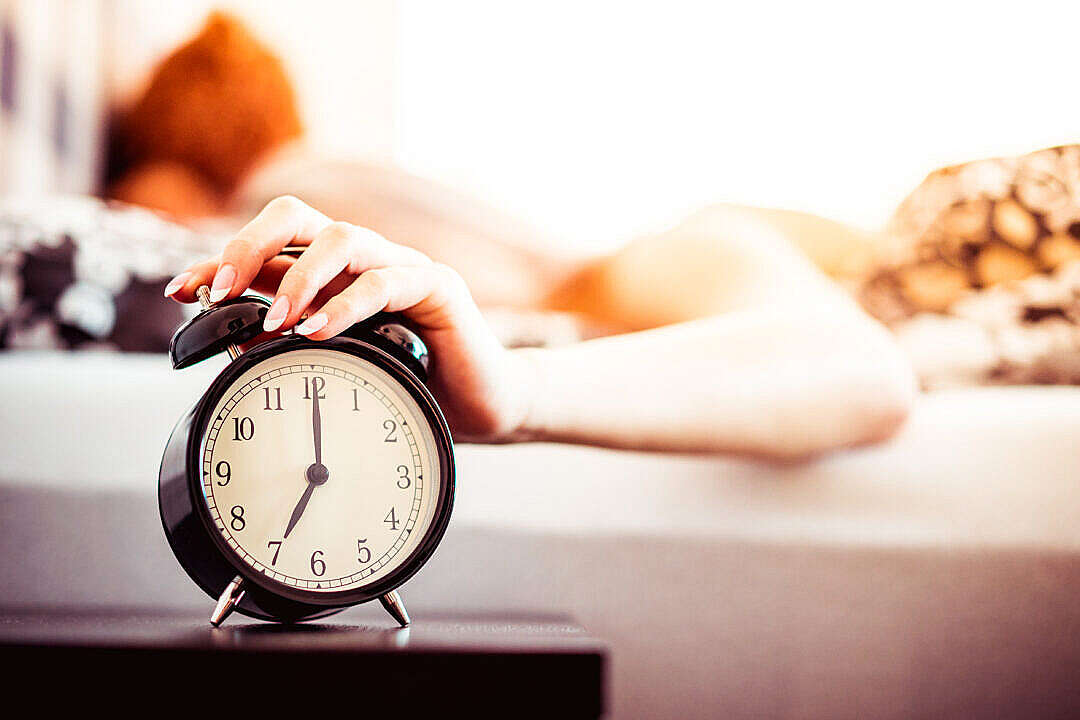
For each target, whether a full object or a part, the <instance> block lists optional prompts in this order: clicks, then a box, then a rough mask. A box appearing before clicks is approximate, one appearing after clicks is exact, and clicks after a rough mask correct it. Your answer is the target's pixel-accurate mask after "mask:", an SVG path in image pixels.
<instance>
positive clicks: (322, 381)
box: [304, 376, 326, 400]
mask: <svg viewBox="0 0 1080 720" xmlns="http://www.w3.org/2000/svg"><path fill="white" fill-rule="evenodd" d="M325 387H326V378H323V377H318V376H315V377H305V378H304V399H305V400H310V399H311V390H312V388H314V389H315V392H316V393H317V394H318V396H319V399H320V400H325V399H326V395H325V394H324V393H323V389H324V388H325Z"/></svg>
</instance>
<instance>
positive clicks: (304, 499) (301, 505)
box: [283, 482, 316, 539]
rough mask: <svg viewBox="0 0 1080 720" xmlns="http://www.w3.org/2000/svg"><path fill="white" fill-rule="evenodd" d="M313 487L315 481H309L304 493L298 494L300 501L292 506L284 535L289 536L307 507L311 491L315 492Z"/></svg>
mask: <svg viewBox="0 0 1080 720" xmlns="http://www.w3.org/2000/svg"><path fill="white" fill-rule="evenodd" d="M315 487H316V485H315V483H313V482H309V483H308V486H307V488H306V489H305V490H304V494H303V495H301V496H300V502H298V503H296V507H295V508H293V511H292V515H291V516H290V517H289V525H288V527H286V528H285V537H289V533H291V532H292V529H293V528H294V527H296V523H298V522H300V516H301V515H303V514H304V510H306V509H307V505H308V501H309V500H311V493H313V492H315ZM283 539H284V538H283Z"/></svg>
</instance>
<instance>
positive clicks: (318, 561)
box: [311, 550, 326, 577]
mask: <svg viewBox="0 0 1080 720" xmlns="http://www.w3.org/2000/svg"><path fill="white" fill-rule="evenodd" d="M322 555H323V551H322V550H316V551H315V552H313V553H311V572H313V573H315V577H322V576H323V575H325V574H326V563H325V562H323V560H322Z"/></svg>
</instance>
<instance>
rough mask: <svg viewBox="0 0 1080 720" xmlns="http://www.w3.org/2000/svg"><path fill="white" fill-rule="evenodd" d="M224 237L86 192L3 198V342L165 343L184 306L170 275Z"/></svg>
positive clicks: (33, 345)
mask: <svg viewBox="0 0 1080 720" xmlns="http://www.w3.org/2000/svg"><path fill="white" fill-rule="evenodd" d="M217 245H218V244H217V243H216V242H215V241H211V240H209V239H206V238H203V237H201V236H199V235H197V234H195V233H194V232H192V231H190V230H188V229H186V228H183V227H181V226H179V225H176V224H173V223H170V222H168V221H166V220H164V219H162V218H160V217H158V216H156V215H154V214H152V213H150V212H148V211H145V210H141V209H138V208H134V207H131V206H125V205H115V204H106V203H104V202H102V201H100V200H96V199H93V198H88V197H81V196H59V197H44V198H7V199H4V200H3V201H0V348H3V349H76V348H79V349H90V348H98V349H113V350H123V351H131V352H164V351H166V350H167V349H168V345H169V339H170V338H171V336H172V333H173V331H174V330H175V329H176V327H177V325H178V324H180V323H181V322H182V321H183V319H184V316H185V312H184V309H183V308H182V307H181V306H180V305H178V304H176V303H175V302H173V301H171V300H167V299H165V298H164V297H162V292H163V291H164V286H165V283H166V282H168V280H169V279H170V278H171V277H172V276H173V275H175V274H176V273H178V272H179V271H180V270H182V269H183V268H184V267H186V266H187V265H189V264H190V263H191V262H194V261H195V260H197V259H199V258H201V257H205V256H207V255H209V254H211V253H212V252H213V248H214V247H216V246H217Z"/></svg>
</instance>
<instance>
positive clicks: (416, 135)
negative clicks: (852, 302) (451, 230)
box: [397, 0, 1080, 247]
mask: <svg viewBox="0 0 1080 720" xmlns="http://www.w3.org/2000/svg"><path fill="white" fill-rule="evenodd" d="M400 13H401V64H400V70H399V82H400V90H399V92H400V95H399V98H400V101H399V105H398V113H399V118H400V125H399V133H398V145H397V148H398V156H399V158H400V159H401V160H402V161H403V162H404V163H405V164H406V165H407V166H408V167H410V168H411V169H414V170H417V171H421V172H426V173H432V174H435V175H437V176H439V177H441V178H443V179H446V180H451V181H455V182H458V183H459V184H462V185H464V186H467V187H471V188H473V189H475V190H478V191H480V192H482V193H484V194H486V195H488V196H490V197H491V198H494V199H497V200H498V201H500V202H502V203H504V204H505V205H507V206H509V207H511V208H515V209H517V210H518V211H520V212H522V213H525V214H527V215H529V216H531V217H532V218H533V219H535V220H537V221H540V222H542V223H545V224H547V225H549V226H551V227H554V228H556V229H558V230H560V231H561V232H563V233H564V235H565V237H566V239H567V242H569V243H581V244H587V245H589V246H595V247H601V246H604V245H608V244H611V243H613V242H616V241H617V240H619V239H620V238H623V237H625V236H626V235H627V234H629V233H633V232H636V231H639V230H642V229H646V228H649V227H652V226H655V225H657V224H658V223H663V222H664V221H666V220H668V219H670V218H671V217H673V216H674V215H676V214H677V213H678V212H681V211H683V210H685V209H687V208H689V207H692V206H694V205H697V204H700V203H704V202H708V201H712V200H727V201H734V202H743V203H751V204H761V205H773V206H784V207H790V208H797V209H802V210H808V211H813V212H817V213H820V214H824V215H827V216H831V217H834V218H837V219H841V220H846V221H850V222H853V223H856V224H861V225H864V226H867V227H874V226H877V225H880V224H881V223H882V222H884V220H885V219H886V218H887V216H888V214H889V213H890V212H891V210H892V208H893V207H894V206H895V205H896V203H897V202H898V201H899V200H900V199H901V198H902V197H903V195H904V194H906V193H907V192H908V191H909V190H910V189H911V188H912V187H913V186H914V185H915V184H916V183H918V182H919V181H920V180H921V179H922V177H923V176H924V175H925V173H926V172H927V171H929V170H931V169H933V168H935V167H936V166H940V165H943V164H947V163H952V162H957V161H962V160H965V159H968V158H972V157H977V156H982V155H987V154H996V153H1014V152H1023V151H1025V150H1028V149H1033V148H1037V147H1040V146H1044V145H1048V144H1054V143H1059V142H1067V141H1074V140H1077V139H1078V131H1080V93H1078V92H1076V90H1075V88H1074V85H1075V78H1076V76H1077V72H1076V71H1077V68H1078V65H1080V63H1078V59H1080V51H1078V50H1077V40H1076V38H1077V30H1076V29H1077V27H1080V3H1066V2H1053V3H1052V2H1023V3H1021V2H1014V3H998V4H993V3H986V2H949V1H948V0H936V1H930V2H927V1H926V0H907V1H905V2H891V3H887V4H885V3H878V2H870V1H867V0H863V1H861V2H851V1H845V0H823V1H819V2H814V3H788V2H779V1H778V0H756V1H753V2H745V1H739V2H716V3H675V2H669V1H660V0H654V1H651V2H644V3H641V2H639V3H628V2H615V3H601V2H583V1H578V2H562V1H547V2H543V3H513V2H511V3H508V2H495V1H490V2H485V1H484V0H456V1H455V2H451V3H446V2H437V1H434V0H430V1H428V0H401V2H400Z"/></svg>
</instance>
